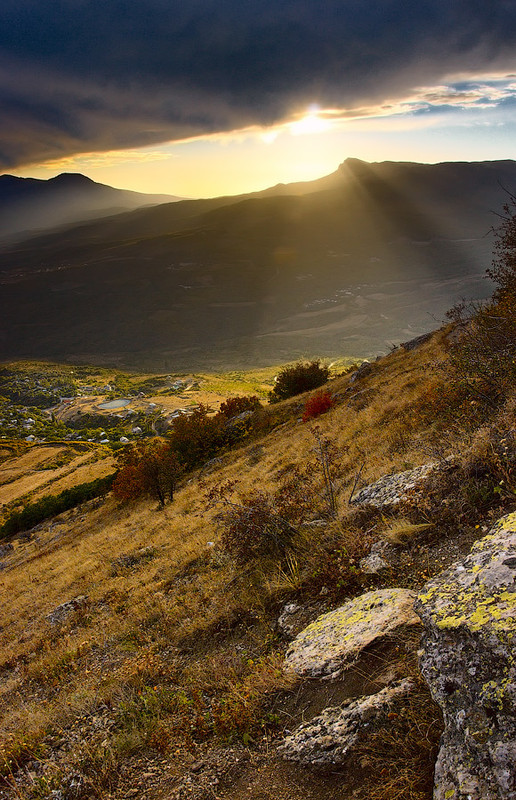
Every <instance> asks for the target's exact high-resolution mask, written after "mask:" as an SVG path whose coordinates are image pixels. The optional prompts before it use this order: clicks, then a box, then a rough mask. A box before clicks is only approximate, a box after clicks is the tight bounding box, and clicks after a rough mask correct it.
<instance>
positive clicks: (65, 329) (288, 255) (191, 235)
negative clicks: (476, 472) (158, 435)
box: [0, 159, 516, 369]
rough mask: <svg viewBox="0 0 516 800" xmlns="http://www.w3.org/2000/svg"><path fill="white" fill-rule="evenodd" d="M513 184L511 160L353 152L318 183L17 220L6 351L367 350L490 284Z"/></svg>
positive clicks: (406, 335)
mask: <svg viewBox="0 0 516 800" xmlns="http://www.w3.org/2000/svg"><path fill="white" fill-rule="evenodd" d="M81 181H82V182H85V183H87V184H88V185H87V189H88V195H89V196H91V194H92V188H94V186H95V185H93V187H92V186H90V185H89V183H91V182H86V181H85V179H80V180H78V178H77V177H76V178H74V181H73V182H74V183H75V184H78V183H79V184H80V183H81ZM62 182H63V180H62ZM514 185H516V163H515V162H513V161H502V162H484V163H477V164H468V163H456V164H453V163H443V164H436V165H423V164H409V163H392V162H385V163H373V164H368V163H366V162H363V161H360V160H357V159H347V160H346V161H345V162H344V163H343V164H342V165H341V166H340V167H339V169H338V170H337V171H336V172H334V173H332V174H330V175H328V176H326V177H323V178H321V179H319V180H316V181H311V182H305V183H295V184H288V185H277V186H275V187H272V188H270V189H269V190H265V191H262V192H256V193H252V194H248V195H242V196H236V197H231V196H229V197H220V198H212V199H207V200H185V201H179V202H173V203H165V204H161V205H157V206H152V207H150V208H140V209H137V210H134V211H130V212H128V213H119V214H115V215H112V214H108V216H102V217H100V218H98V219H95V220H93V221H82V222H81V223H79V224H75V225H68V226H60V227H59V228H55V229H48V230H46V231H41V232H39V233H36V234H35V233H32V234H30V233H25V234H21V233H20V232H19V231H18V233H17V234H16V237H15V238H13V237H12V236H11V237H7V238H4V242H3V245H2V246H1V250H0V280H1V282H2V292H1V297H0V318H1V320H2V321H1V329H0V335H1V342H2V350H3V353H4V354H5V356H6V357H8V358H51V359H58V360H59V359H63V358H69V359H70V360H71V361H73V360H86V361H94V362H101V363H102V362H103V363H118V364H121V365H130V366H141V367H146V368H148V367H151V366H152V367H153V368H156V369H172V368H175V367H177V368H186V369H189V368H193V367H195V366H196V365H197V364H199V365H202V366H203V367H207V366H209V365H210V364H211V365H214V366H225V367H233V366H242V365H245V364H248V365H249V364H255V365H260V364H261V365H264V364H267V363H278V362H282V361H286V360H290V359H294V358H297V357H299V356H311V355H314V354H316V355H323V356H329V357H332V356H337V355H344V356H356V357H372V356H375V355H377V354H378V353H382V352H386V351H388V349H389V348H390V347H391V346H393V345H396V344H398V343H399V342H400V341H404V340H407V339H411V338H413V337H415V336H417V335H419V334H421V333H424V332H426V331H429V330H431V329H433V328H434V327H436V325H437V324H439V322H440V321H441V320H442V318H443V315H444V313H445V312H446V310H447V309H448V308H449V307H450V306H451V305H452V304H453V303H455V302H457V301H459V300H460V299H461V298H465V297H467V298H481V297H486V296H487V295H488V294H489V293H490V286H489V283H488V282H487V281H486V280H485V278H484V273H485V269H486V267H487V266H488V265H489V264H490V261H491V254H492V245H493V241H492V236H491V235H490V230H491V228H492V227H493V225H495V224H496V222H497V217H496V212H497V211H499V210H501V208H502V205H503V203H504V202H505V200H506V197H507V194H506V191H505V190H504V188H503V187H506V186H514ZM1 188H2V184H1V183H0V191H1ZM101 188H102V194H103V196H104V195H105V194H106V188H105V187H101ZM111 191H112V192H114V190H111ZM115 195H116V193H115ZM121 195H122V196H123V193H121ZM129 199H130V200H131V201H133V202H134V201H135V200H134V198H132V197H131V196H130V197H129ZM137 199H138V201H139V202H144V201H145V198H144V197H143V198H142V197H138V198H137ZM149 199H150V200H151V201H154V202H156V199H157V198H149ZM1 202H2V201H1V196H0V203H1ZM77 202H78V203H79V201H77ZM45 207H48V199H46V200H45V202H44V204H43V208H45ZM90 211H91V207H90ZM32 213H33V214H37V207H36V208H35V207H34V204H33V207H32ZM97 213H98V214H101V213H102V209H100V208H99V209H98V211H97ZM104 213H105V212H104ZM10 233H14V232H13V231H10Z"/></svg>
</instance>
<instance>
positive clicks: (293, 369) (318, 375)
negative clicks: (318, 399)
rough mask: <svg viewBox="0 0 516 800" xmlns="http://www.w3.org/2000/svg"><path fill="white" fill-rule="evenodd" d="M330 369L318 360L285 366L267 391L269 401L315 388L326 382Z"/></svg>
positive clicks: (275, 400) (274, 401) (273, 401)
mask: <svg viewBox="0 0 516 800" xmlns="http://www.w3.org/2000/svg"><path fill="white" fill-rule="evenodd" d="M329 374H330V370H329V368H328V367H326V366H324V365H321V362H320V361H318V360H317V361H310V362H308V363H307V362H303V361H299V362H298V363H297V364H293V365H291V366H288V367H285V368H284V369H282V370H281V371H280V372H279V374H278V376H277V377H276V383H275V386H274V389H273V390H272V391H271V392H269V401H270V402H271V403H277V402H279V401H280V400H286V399H287V398H288V397H294V395H296V394H301V393H302V392H307V391H309V390H310V389H317V388H318V387H319V386H322V385H323V383H326V381H327V380H328V376H329Z"/></svg>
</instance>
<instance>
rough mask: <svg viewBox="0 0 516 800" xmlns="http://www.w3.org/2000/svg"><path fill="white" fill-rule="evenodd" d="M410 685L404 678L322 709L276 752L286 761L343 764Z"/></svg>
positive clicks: (410, 688)
mask: <svg viewBox="0 0 516 800" xmlns="http://www.w3.org/2000/svg"><path fill="white" fill-rule="evenodd" d="M413 688H414V686H413V684H412V682H411V681H410V680H407V679H405V680H403V681H400V682H398V683H396V684H393V685H392V686H387V687H386V688H385V689H382V690H381V691H380V692H377V693H376V694H372V695H368V696H366V697H359V698H358V699H356V700H347V701H345V702H344V703H343V704H342V705H341V706H334V707H330V708H325V709H324V711H323V712H322V713H321V714H319V716H317V717H314V719H312V720H310V721H309V722H304V723H303V724H302V725H300V726H299V728H297V730H296V731H295V732H294V733H292V734H290V735H289V736H287V737H286V739H285V740H284V741H283V743H282V744H281V745H280V746H279V748H278V752H279V753H280V755H282V756H283V758H284V759H285V760H287V761H298V762H300V763H301V764H305V765H308V766H329V765H332V764H342V763H344V762H345V761H346V760H347V759H348V758H349V756H350V755H352V751H353V748H355V747H356V746H357V745H358V744H360V743H361V742H363V741H364V739H366V738H367V737H368V736H369V735H370V734H371V732H372V731H373V730H375V728H377V727H379V726H380V725H381V724H383V723H385V722H386V721H387V720H388V715H389V714H390V713H391V712H393V711H394V710H395V709H398V708H399V706H400V705H402V704H403V701H404V699H405V698H406V697H407V695H408V694H409V693H410V692H411V690H412V689H413Z"/></svg>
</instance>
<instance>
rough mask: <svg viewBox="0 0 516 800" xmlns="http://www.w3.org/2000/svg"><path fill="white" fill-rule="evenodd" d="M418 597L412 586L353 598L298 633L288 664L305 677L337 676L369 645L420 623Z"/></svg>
mask: <svg viewBox="0 0 516 800" xmlns="http://www.w3.org/2000/svg"><path fill="white" fill-rule="evenodd" d="M414 599H415V595H414V594H413V593H412V592H410V591H408V589H378V590H377V591H374V592H367V593H366V594H364V595H362V596H361V597H358V598H356V599H355V600H349V601H348V602H347V603H345V604H344V605H343V606H341V607H340V608H337V609H335V611H330V612H329V613H328V614H323V615H322V616H320V617H318V619H316V620H315V621H314V622H312V623H311V624H310V625H308V627H307V628H305V629H304V630H303V631H301V633H300V634H298V636H296V638H295V639H294V641H293V642H292V644H291V645H290V647H289V649H288V651H287V655H286V658H285V666H286V667H287V668H288V669H292V670H294V672H296V673H297V674H298V675H301V676H304V677H311V678H335V677H337V676H338V675H339V674H340V673H341V672H342V670H344V669H345V668H346V667H348V666H349V665H350V664H352V663H353V662H354V661H355V660H356V659H357V658H358V656H359V655H360V653H361V652H362V650H364V648H365V647H368V645H370V644H372V643H373V642H375V641H377V640H379V639H382V638H384V637H386V636H388V635H392V634H394V633H395V632H396V631H398V630H399V629H401V628H402V627H404V626H409V625H418V624H419V618H418V616H417V615H416V614H415V613H414V610H413V604H414Z"/></svg>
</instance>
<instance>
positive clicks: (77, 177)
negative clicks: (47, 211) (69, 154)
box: [49, 172, 101, 186]
mask: <svg viewBox="0 0 516 800" xmlns="http://www.w3.org/2000/svg"><path fill="white" fill-rule="evenodd" d="M49 183H60V184H66V185H69V186H85V185H86V184H95V181H92V179H91V178H88V177H87V176H86V175H83V174H82V173H81V172H61V173H60V174H59V175H56V176H55V177H54V178H50V179H49ZM96 185H97V186H99V185H101V184H96Z"/></svg>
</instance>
